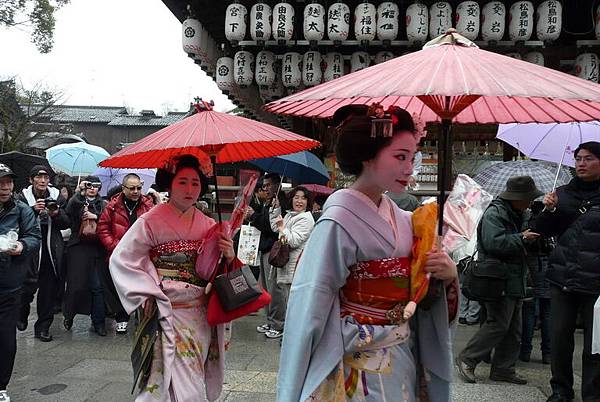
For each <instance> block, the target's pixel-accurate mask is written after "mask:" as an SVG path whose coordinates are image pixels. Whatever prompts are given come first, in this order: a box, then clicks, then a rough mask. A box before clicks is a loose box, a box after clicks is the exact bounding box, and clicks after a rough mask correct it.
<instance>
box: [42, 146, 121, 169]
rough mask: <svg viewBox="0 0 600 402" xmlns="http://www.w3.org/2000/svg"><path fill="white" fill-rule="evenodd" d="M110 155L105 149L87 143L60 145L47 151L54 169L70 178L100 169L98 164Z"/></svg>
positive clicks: (47, 157)
mask: <svg viewBox="0 0 600 402" xmlns="http://www.w3.org/2000/svg"><path fill="white" fill-rule="evenodd" d="M109 156H110V154H109V153H108V152H106V150H105V149H104V148H101V147H97V146H95V145H91V144H88V143H85V142H76V143H73V144H60V145H55V146H53V147H52V148H48V149H47V150H46V159H48V163H50V166H51V167H52V169H54V170H55V171H58V172H63V173H66V174H68V175H70V176H84V175H88V174H90V173H92V172H93V171H94V170H96V168H98V163H100V162H102V161H103V160H104V159H106V158H108V157H109Z"/></svg>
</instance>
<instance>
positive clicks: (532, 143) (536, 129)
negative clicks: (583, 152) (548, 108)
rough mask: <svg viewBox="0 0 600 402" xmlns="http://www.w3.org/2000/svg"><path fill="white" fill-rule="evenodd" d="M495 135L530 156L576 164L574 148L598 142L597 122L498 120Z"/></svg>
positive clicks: (562, 163) (571, 164)
mask: <svg viewBox="0 0 600 402" xmlns="http://www.w3.org/2000/svg"><path fill="white" fill-rule="evenodd" d="M496 138H498V139H500V140H502V141H504V142H506V143H507V144H510V145H512V146H513V147H515V148H517V149H518V150H519V151H521V152H522V153H523V154H524V155H526V156H528V157H529V158H531V159H539V160H542V161H547V162H554V163H558V164H561V165H567V166H571V167H575V157H574V152H575V150H576V149H577V147H578V146H579V144H581V143H584V142H588V141H598V142H600V122H597V121H591V122H587V123H552V124H536V123H531V124H500V125H499V126H498V134H497V135H496ZM556 177H557V178H558V172H557V176H556ZM555 186H556V180H555Z"/></svg>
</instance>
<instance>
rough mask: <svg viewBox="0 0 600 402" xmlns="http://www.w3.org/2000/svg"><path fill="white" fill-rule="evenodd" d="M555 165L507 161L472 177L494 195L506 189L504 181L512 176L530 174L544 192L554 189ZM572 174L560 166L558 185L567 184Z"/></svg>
mask: <svg viewBox="0 0 600 402" xmlns="http://www.w3.org/2000/svg"><path fill="white" fill-rule="evenodd" d="M556 168H557V166H556V165H554V164H549V163H546V162H534V161H509V162H500V163H496V164H495V165H492V166H491V167H489V168H488V169H486V170H484V171H483V172H481V173H479V174H478V175H477V176H475V177H474V178H473V180H475V182H477V183H478V184H479V185H480V186H481V187H483V189H484V190H485V191H487V192H488V193H490V194H492V195H493V196H494V197H495V196H498V195H499V194H500V193H501V192H503V191H504V190H506V181H507V180H508V179H509V178H511V177H514V176H531V177H532V178H533V180H534V181H535V186H536V187H537V188H538V189H539V190H540V191H542V192H544V193H549V192H550V191H553V189H554V178H555V175H556ZM571 179H572V176H571V174H570V173H569V170H568V169H567V168H562V169H561V170H560V172H559V175H558V183H557V184H558V185H559V186H561V185H563V184H567V183H568V182H569V181H571Z"/></svg>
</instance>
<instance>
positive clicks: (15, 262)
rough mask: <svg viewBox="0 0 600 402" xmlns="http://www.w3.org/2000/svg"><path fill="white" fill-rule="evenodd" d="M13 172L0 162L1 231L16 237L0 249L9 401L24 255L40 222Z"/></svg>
mask: <svg viewBox="0 0 600 402" xmlns="http://www.w3.org/2000/svg"><path fill="white" fill-rule="evenodd" d="M14 179H15V175H14V173H13V172H12V170H10V168H9V167H8V166H6V165H4V164H2V163H0V234H1V235H7V234H8V233H9V232H11V231H14V232H16V233H18V239H17V241H16V242H15V243H13V244H11V245H10V247H8V250H7V251H0V398H2V400H9V396H8V392H7V391H6V387H7V385H8V382H9V381H10V377H11V374H12V369H13V365H14V363H15V355H16V353H17V337H16V332H17V318H18V313H17V312H18V307H19V300H20V293H21V286H22V284H23V281H24V280H25V275H26V274H27V256H28V255H29V254H30V253H32V252H35V250H37V249H38V248H39V247H40V239H41V237H42V235H41V232H40V225H39V223H38V221H37V219H36V217H35V215H34V213H33V211H32V210H31V208H29V207H28V206H27V204H25V203H23V202H21V201H19V200H15V199H14V198H13V195H12V192H13V190H14Z"/></svg>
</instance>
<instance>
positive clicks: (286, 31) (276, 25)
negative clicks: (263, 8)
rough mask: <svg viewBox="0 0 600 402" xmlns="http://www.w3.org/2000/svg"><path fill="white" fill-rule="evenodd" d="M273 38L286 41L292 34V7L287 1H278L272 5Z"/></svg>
mask: <svg viewBox="0 0 600 402" xmlns="http://www.w3.org/2000/svg"><path fill="white" fill-rule="evenodd" d="M272 34H273V39H275V40H278V41H288V40H290V39H292V36H293V35H294V7H292V5H291V4H289V3H279V4H276V5H275V7H273V26H272Z"/></svg>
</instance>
